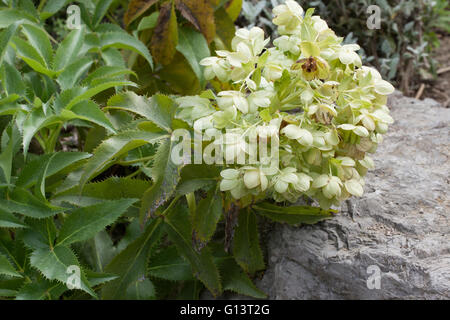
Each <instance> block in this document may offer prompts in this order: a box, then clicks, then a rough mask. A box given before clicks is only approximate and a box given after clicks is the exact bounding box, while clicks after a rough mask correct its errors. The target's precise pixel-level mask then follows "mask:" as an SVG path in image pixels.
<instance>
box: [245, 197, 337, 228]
mask: <svg viewBox="0 0 450 320" xmlns="http://www.w3.org/2000/svg"><path fill="white" fill-rule="evenodd" d="M252 208H253V209H254V210H255V211H256V212H257V213H259V214H261V215H263V216H265V217H267V218H269V219H271V220H273V221H276V222H284V223H288V224H291V225H296V224H301V223H304V224H314V223H317V222H319V221H322V220H324V219H330V218H332V217H333V214H334V213H336V211H335V210H324V209H322V208H320V207H311V206H289V207H281V206H277V205H275V204H272V203H269V202H262V203H258V204H256V205H254V206H253V207H252Z"/></svg>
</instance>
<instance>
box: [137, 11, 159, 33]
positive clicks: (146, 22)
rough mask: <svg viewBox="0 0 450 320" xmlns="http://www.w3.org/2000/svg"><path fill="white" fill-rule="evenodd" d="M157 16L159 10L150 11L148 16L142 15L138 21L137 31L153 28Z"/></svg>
mask: <svg viewBox="0 0 450 320" xmlns="http://www.w3.org/2000/svg"><path fill="white" fill-rule="evenodd" d="M158 17H159V11H155V12H152V13H151V14H150V15H149V16H147V17H144V18H142V19H141V21H140V22H139V25H138V27H137V30H138V31H142V30H147V29H153V28H154V27H155V26H156V23H157V22H158Z"/></svg>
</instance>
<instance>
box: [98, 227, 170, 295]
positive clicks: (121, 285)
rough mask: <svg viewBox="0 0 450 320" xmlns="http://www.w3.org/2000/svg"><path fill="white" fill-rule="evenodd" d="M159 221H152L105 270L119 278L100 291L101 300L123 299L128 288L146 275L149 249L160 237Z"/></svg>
mask: <svg viewBox="0 0 450 320" xmlns="http://www.w3.org/2000/svg"><path fill="white" fill-rule="evenodd" d="M160 224H161V220H160V219H157V220H154V221H152V222H151V223H150V224H149V225H148V226H147V228H146V230H145V232H144V233H143V234H142V235H141V236H140V237H139V238H137V239H136V240H135V241H133V242H132V243H131V244H130V245H128V246H127V247H126V248H125V249H124V250H123V251H121V252H120V253H119V254H118V255H117V256H116V257H115V258H114V259H113V260H112V261H111V262H110V263H109V264H108V265H107V266H106V268H105V272H110V273H113V274H116V275H118V276H119V279H116V280H114V281H111V282H109V283H107V284H106V285H105V286H104V288H103V290H102V298H103V299H120V298H124V292H126V291H127V289H128V288H129V286H130V285H131V284H133V283H135V282H136V281H137V280H138V279H142V277H144V276H145V274H146V271H147V270H146V269H147V258H148V255H149V251H150V249H151V248H152V247H153V246H154V245H155V244H156V243H157V242H158V241H159V239H160V237H161V235H162V234H161V228H160Z"/></svg>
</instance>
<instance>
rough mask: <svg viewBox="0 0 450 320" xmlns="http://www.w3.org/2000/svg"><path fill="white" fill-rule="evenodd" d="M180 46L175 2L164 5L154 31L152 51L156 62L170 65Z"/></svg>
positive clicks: (151, 44)
mask: <svg viewBox="0 0 450 320" xmlns="http://www.w3.org/2000/svg"><path fill="white" fill-rule="evenodd" d="M177 44H178V24H177V15H176V13H175V7H174V5H173V2H166V3H164V4H163V5H162V6H161V8H160V10H159V16H158V21H157V23H156V27H155V29H154V31H153V36H152V40H151V42H150V49H151V52H152V55H153V57H154V58H155V60H156V61H157V62H159V63H161V64H163V65H168V64H169V63H170V62H171V61H172V60H173V58H174V56H175V52H176V46H177Z"/></svg>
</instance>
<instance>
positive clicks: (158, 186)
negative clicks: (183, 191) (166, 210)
mask: <svg viewBox="0 0 450 320" xmlns="http://www.w3.org/2000/svg"><path fill="white" fill-rule="evenodd" d="M171 152H172V141H171V139H165V140H164V141H162V142H161V144H160V145H159V147H158V151H157V152H156V154H155V158H154V163H153V167H152V180H153V185H152V186H151V187H150V188H149V189H148V190H147V191H145V193H144V196H143V197H142V205H141V215H140V221H141V223H144V222H145V220H146V218H148V217H149V216H150V215H151V214H152V213H154V212H155V211H156V209H158V208H159V207H160V206H161V205H163V204H164V203H165V202H166V201H167V200H169V199H170V197H172V195H173V194H174V192H175V189H176V187H177V184H178V181H179V180H180V170H181V167H182V165H180V166H178V165H176V164H174V163H173V162H172V159H171Z"/></svg>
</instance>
